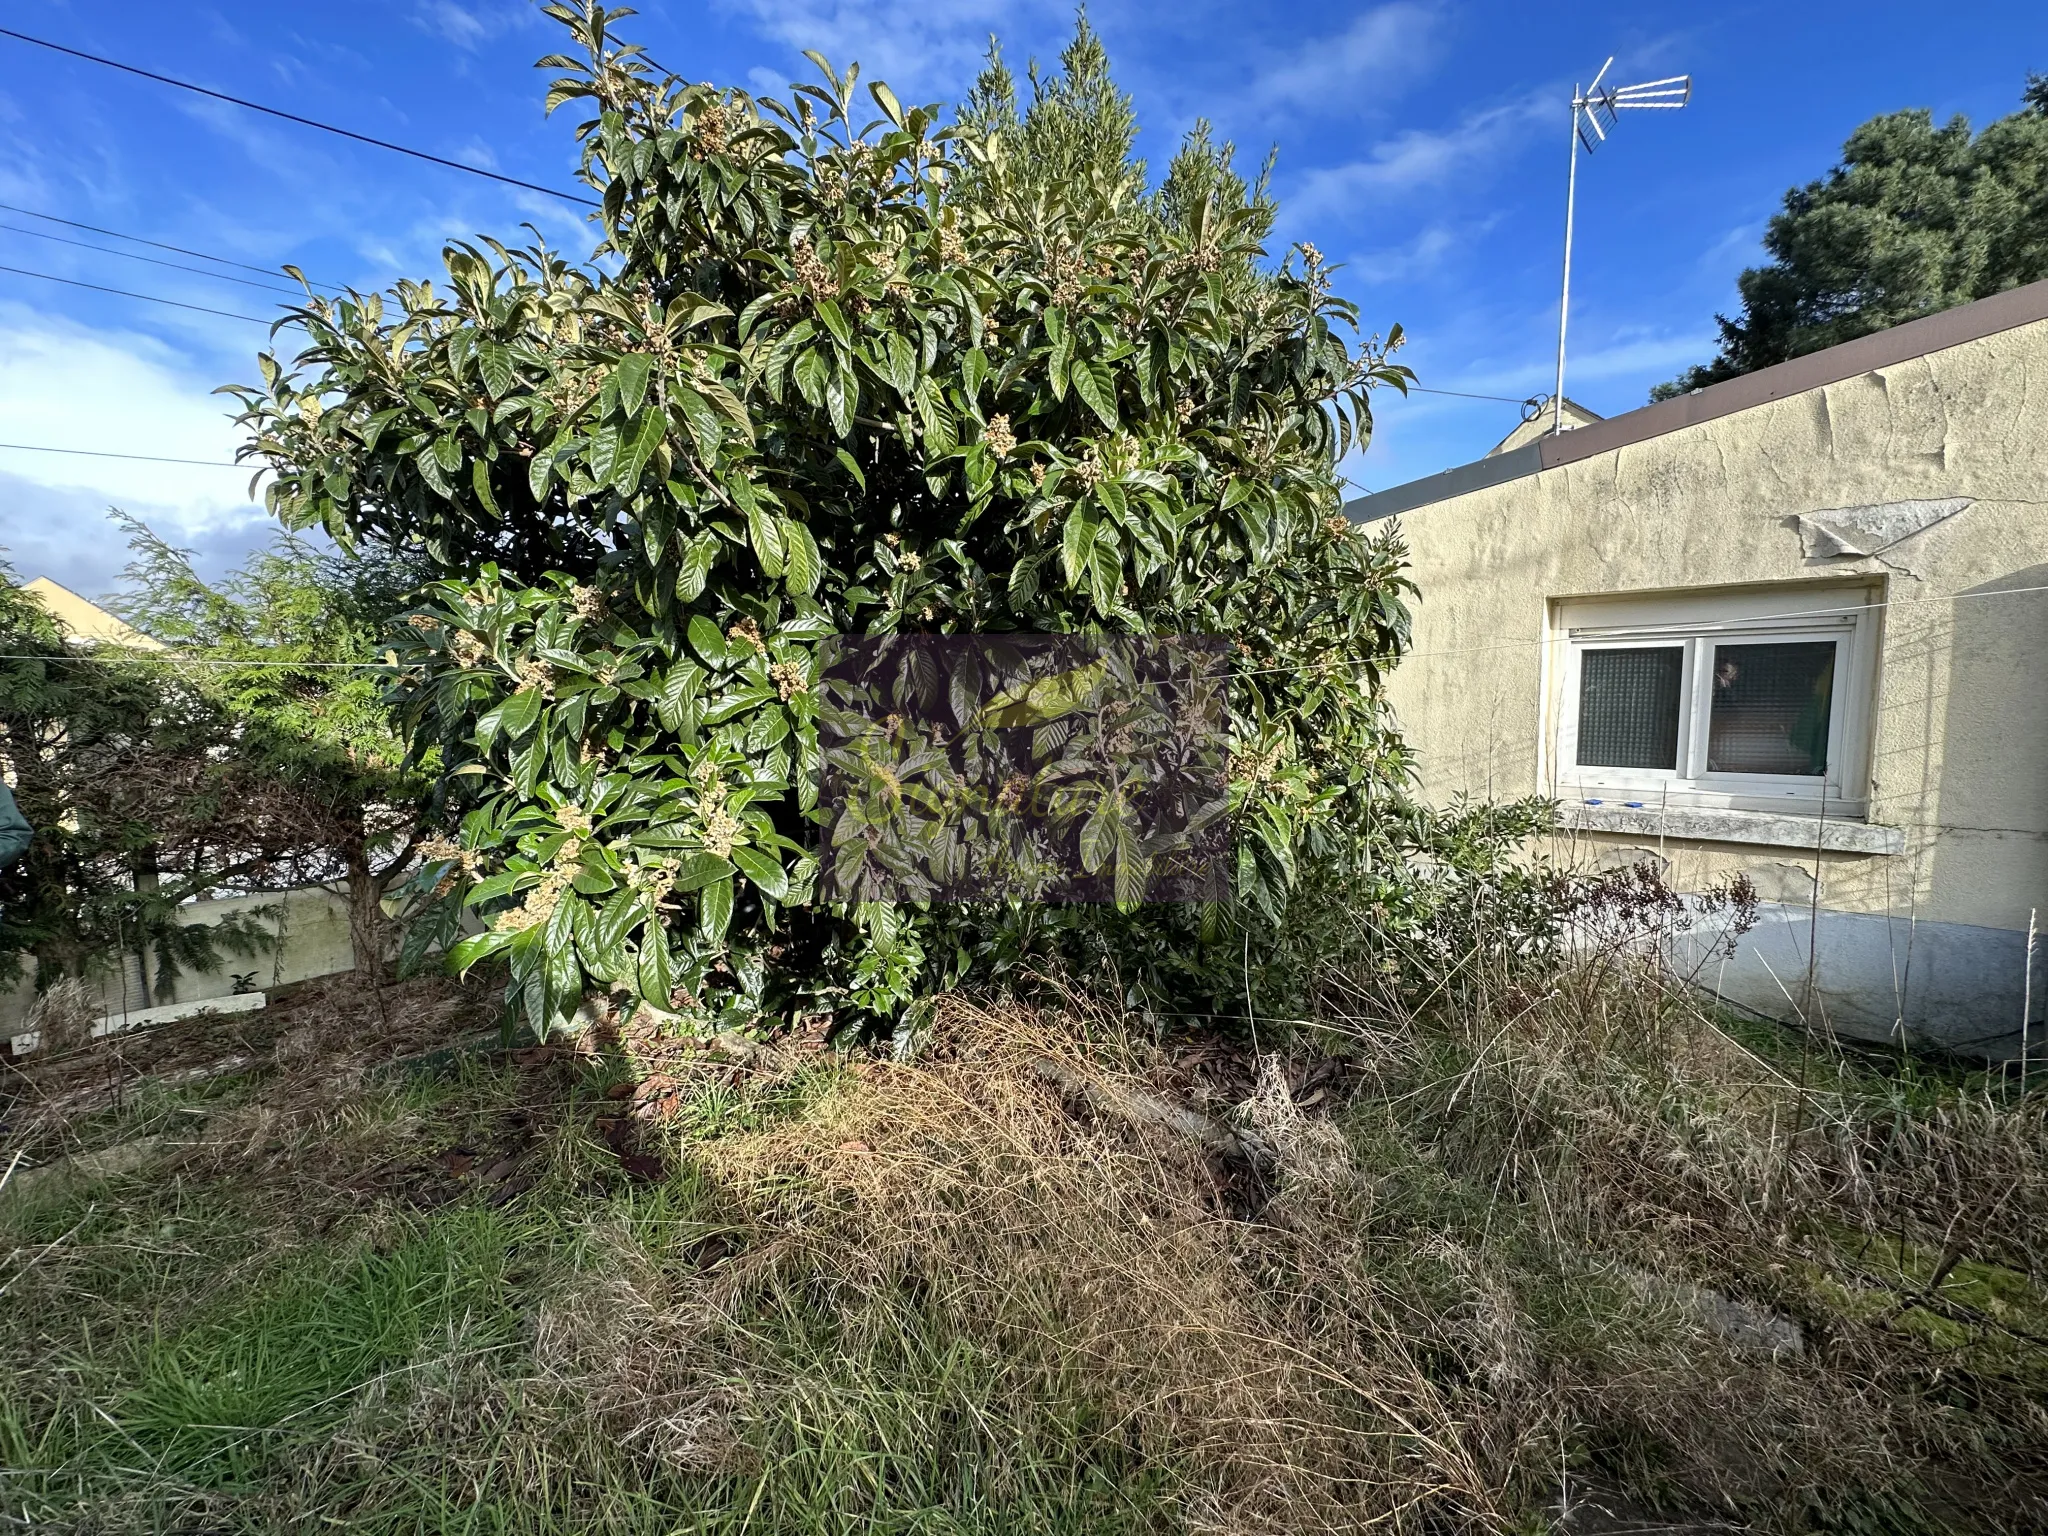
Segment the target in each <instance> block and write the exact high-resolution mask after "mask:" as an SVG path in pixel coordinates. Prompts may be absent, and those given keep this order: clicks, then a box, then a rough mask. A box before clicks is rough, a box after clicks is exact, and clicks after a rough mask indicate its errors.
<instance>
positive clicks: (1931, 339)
mask: <svg viewBox="0 0 2048 1536" xmlns="http://www.w3.org/2000/svg"><path fill="white" fill-rule="evenodd" d="M2036 320H2048V282H2039V283H2029V284H2027V285H2026V286H2025V287H2023V288H2008V289H2007V290H2006V291H2005V292H2004V293H1995V294H1993V295H1992V296H1991V297H1990V298H1988V299H1978V300H1977V301H1976V302H1975V303H1973V304H1959V305H1957V306H1956V307H1955V308H1954V309H1945V310H1943V311H1942V312H1941V313H1940V314H1936V315H1926V316H1923V317H1922V318H1920V319H1918V320H1909V321H1907V322H1906V323H1905V324H1904V325H1895V326H1893V327H1892V328H1891V329H1890V330H1886V331H1876V332H1873V333H1872V334H1871V335H1868V336H1859V337H1857V338H1856V339H1855V340H1854V341H1845V342H1843V343H1841V345H1839V346H1834V347H1828V348H1826V349H1825V350H1823V351H1820V352H1809V353H1807V355H1806V356H1804V357H1795V358H1793V359H1792V361H1790V362H1789V363H1778V364H1775V365H1774V366H1772V367H1769V368H1759V369H1758V370H1757V371H1756V372H1754V373H1745V374H1743V375H1742V376H1741V377H1740V378H1736V379H1729V380H1727V381H1726V382H1725V383H1721V384H1713V385H1709V386H1708V387H1707V388H1705V389H1696V390H1694V391H1693V392H1692V393H1691V394H1687V395H1679V396H1677V397H1676V398H1675V399H1671V400H1660V401H1658V402H1657V403H1656V404H1655V405H1646V406H1644V407H1643V408H1642V409H1640V410H1635V411H1629V412H1627V413H1626V414H1624V415H1621V416H1610V417H1608V418H1606V419H1605V420H1604V421H1596V422H1593V423H1591V424H1590V425H1587V426H1583V427H1580V428H1578V429H1577V430H1576V431H1570V432H1564V433H1560V434H1558V435H1556V436H1538V437H1536V438H1535V440H1534V441H1531V442H1526V443H1524V444H1522V445H1521V446H1519V447H1515V448H1509V447H1508V446H1507V443H1503V444H1502V445H1501V448H1500V449H1498V450H1496V451H1495V452H1494V453H1492V454H1489V455H1488V456H1487V457H1485V458H1483V459H1479V460H1477V461H1475V462H1473V463H1470V464H1461V465H1459V466H1458V467H1457V468H1456V469H1447V470H1445V471H1443V473H1441V474H1436V475H1430V476H1428V477H1427V478H1425V479H1421V480H1411V481H1409V482H1408V483H1407V484H1406V485H1397V486H1394V487H1392V488H1391V489H1388V490H1384V491H1380V492H1377V493H1376V494H1374V495H1371V496H1362V497H1360V498H1358V499H1357V500H1356V501H1350V502H1346V503H1345V505H1344V513H1345V515H1346V516H1347V517H1349V518H1350V519H1351V520H1352V521H1353V522H1356V523H1370V522H1375V521H1377V520H1378V519H1380V518H1383V517H1394V516H1396V515H1398V514H1399V513H1402V512H1410V511H1413V510H1414V509H1415V508H1417V507H1426V506H1429V505H1431V504H1432V503H1434V502H1439V501H1448V500H1449V499H1450V498H1452V497H1454V496H1463V495H1466V494H1468V493H1469V492H1472V491H1479V490H1484V489H1485V488H1486V487H1488V486H1490V485H1502V484H1505V483H1506V482H1507V481H1510V480H1519V479H1521V478H1522V477H1523V476H1525V475H1533V474H1537V473H1540V472H1541V471H1543V470H1546V469H1556V468H1557V467H1559V466H1560V465H1563V464H1572V463H1576V462H1578V461H1579V460H1580V459H1590V458H1593V457H1594V456H1595V455H1597V454H1602V453H1608V452H1611V451H1612V450H1614V449H1616V448H1625V447H1627V446H1629V445H1630V444H1631V443H1640V442H1643V441H1645V440H1647V439H1649V438H1653V437H1661V436H1663V435H1664V434H1665V433H1667V432H1676V431H1678V430H1680V429H1681V428H1684V427H1696V426H1699V425H1700V424H1701V423H1703V422H1709V421H1714V420H1716V419H1718V418H1719V417H1722V416H1731V415H1733V414H1734V413H1735V412H1737V411H1746V410H1748V409H1749V408H1750V407H1752V406H1757V405H1765V404H1768V403H1769V402H1771V401H1773V400H1782V399H1784V398H1785V397H1786V396H1788V395H1800V394H1804V393H1806V391H1808V390H1810V389H1819V388H1821V387H1823V386H1824V385H1828V384H1839V383H1840V382H1841V381H1842V380H1844V379H1852V378H1855V377H1856V376H1857V375H1859V374H1864V373H1869V372H1871V371H1872V370H1874V369H1878V368H1890V367H1893V366H1895V365H1896V364H1899V363H1903V362H1908V361H1910V360H1911V359H1913V358H1916V357H1925V356H1926V355H1927V354H1928V353H1930V352H1940V351H1942V350H1944V349H1945V348H1948V347H1956V346H1961V345H1962V344H1963V343H1964V342H1967V341H1976V340H1978V339H1980V338H1982V337H1985V336H1994V335H1996V334H1997V333H1998V332H2000V331H2010V330H2014V329H2016V328H2018V327H2019V326H2022V325H2031V324H2032V323H2033V322H2035V321H2036ZM1567 403H1568V404H1569V401H1567ZM1512 440H1513V438H1512V436H1511V437H1510V439H1509V441H1512Z"/></svg>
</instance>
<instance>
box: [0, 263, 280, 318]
mask: <svg viewBox="0 0 2048 1536" xmlns="http://www.w3.org/2000/svg"><path fill="white" fill-rule="evenodd" d="M0 272H12V273H15V274H16V275H17V276H20V277H39V278H41V279H42V280H43V281H44V282H46V283H62V284H64V285H65V286H66V287H68V288H90V289H92V291H93V292H95V293H112V294H118V295H119V296H120V297H121V298H124V299H141V300H142V301H143V302H144V303H146V304H168V305H169V306H170V307H171V308H172V309H191V310H197V311H198V312H199V313H200V314H202V315H220V316H222V317H223V318H225V319H229V320H247V321H249V322H251V323H252V324H254V325H271V324H274V323H275V321H273V320H270V319H265V318H264V317H263V316H261V315H242V314H237V313H236V312H235V311H234V310H231V309H210V308H208V307H207V306H206V305H204V304H187V303H185V302H184V300H182V299H165V298H159V297H158V296H157V295H156V294H153V293H136V292H135V291H134V290H133V289H129V288H109V287H108V286H107V285H106V284H104V283H87V282H81V281H80V280H79V279H78V278H75V277H59V276H57V274H56V273H54V272H36V271H32V270H30V269H29V268H27V267H10V266H7V265H5V264H0ZM276 318H277V319H278V320H284V319H289V318H290V317H289V316H285V315H280V316H277V317H276Z"/></svg>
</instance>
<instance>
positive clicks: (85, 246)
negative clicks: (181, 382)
mask: <svg viewBox="0 0 2048 1536" xmlns="http://www.w3.org/2000/svg"><path fill="white" fill-rule="evenodd" d="M0 230H6V231H7V232H8V233H9V234H15V235H28V236H30V237H32V238H34V239H37V240H54V241H56V242H57V243H58V244H59V245H72V246H76V247H77V248H78V249H79V250H81V251H98V252H99V253H100V254H101V255H102V256H119V257H120V258H122V260H124V261H146V262H148V263H149V264H150V265H151V266H152V267H169V268H170V269H171V270H172V271H173V272H196V273H198V274H199V276H201V277H210V278H212V279H213V280H214V281H215V282H219V283H240V284H241V285H242V286H243V287H244V288H260V289H262V290H263V291H264V292H265V293H283V294H289V295H290V296H291V297H293V298H300V297H303V295H301V294H300V293H298V292H297V291H296V290H294V289H291V288H283V287H280V286H279V285H278V284H276V283H259V282H257V281H256V280H255V279H254V278H248V277H236V276H235V275H234V274H233V273H232V272H211V271H208V270H207V269H206V268H205V267H193V266H187V265H186V264H185V263H184V262H182V261H165V260H164V259H163V258H162V257H160V256H144V255H143V254H141V253H140V252H139V251H117V250H115V249H114V248H113V247H112V246H110V245H94V244H93V243H92V242H91V241H89V240H73V239H71V238H70V237H68V236H66V235H53V234H51V233H49V232H48V231H47V230H41V229H24V228H22V226H21V225H19V224H4V223H0Z"/></svg>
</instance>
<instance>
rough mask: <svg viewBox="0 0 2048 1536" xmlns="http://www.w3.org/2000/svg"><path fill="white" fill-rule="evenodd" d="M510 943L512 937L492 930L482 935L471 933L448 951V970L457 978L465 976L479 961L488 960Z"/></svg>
mask: <svg viewBox="0 0 2048 1536" xmlns="http://www.w3.org/2000/svg"><path fill="white" fill-rule="evenodd" d="M511 942H512V935H511V934H509V933H501V932H499V931H498V930H497V929H495V928H493V929H490V930H488V931H486V932H483V933H472V934H470V935H469V937H467V938H465V939H460V940H458V941H457V942H456V943H455V946H454V947H453V948H452V949H450V950H449V951H448V969H449V970H451V971H453V972H454V973H455V974H456V975H457V976H461V975H465V974H466V973H467V972H468V971H469V968H470V967H471V966H473V965H475V964H476V963H477V962H478V961H479V960H488V959H489V958H490V957H491V956H492V955H495V954H497V953H499V952H500V951H501V950H503V949H504V948H505V946H506V945H508V944H510V943H511Z"/></svg>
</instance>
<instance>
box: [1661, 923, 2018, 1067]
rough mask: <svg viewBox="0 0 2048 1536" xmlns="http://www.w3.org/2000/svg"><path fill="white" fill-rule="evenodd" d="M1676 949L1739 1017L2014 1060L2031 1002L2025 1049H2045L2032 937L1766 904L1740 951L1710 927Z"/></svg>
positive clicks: (1685, 969)
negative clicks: (1905, 1039) (1906, 1039)
mask: <svg viewBox="0 0 2048 1536" xmlns="http://www.w3.org/2000/svg"><path fill="white" fill-rule="evenodd" d="M1816 941H1817V942H1816ZM1671 949H1672V963H1673V966H1674V967H1675V968H1676V969H1677V970H1678V971H1679V973H1680V974H1681V975H1686V976H1691V977H1693V978H1694V980H1695V981H1696V983H1697V984H1698V985H1699V986H1700V987H1702V988H1703V989H1705V990H1707V991H1709V992H1711V993H1713V994H1715V995H1716V996H1718V997H1721V998H1723V999H1725V1000H1727V1001H1728V1002H1731V1003H1733V1004H1735V1005H1736V1006H1737V1007H1739V1008H1742V1009H1744V1010H1746V1011H1748V1012H1750V1013H1755V1014H1761V1015H1763V1016H1765V1017H1767V1018H1774V1019H1784V1020H1787V1021H1788V1022H1799V1023H1804V1024H1807V1025H1808V1026H1810V1027H1812V1028H1815V1029H1819V1030H1823V1031H1825V1032H1828V1033H1832V1034H1835V1035H1838V1036H1842V1037H1845V1038H1847V1039H1851V1040H1862V1041H1866V1042H1870V1043H1875V1044H1889V1045H1897V1044H1900V1043H1901V1034H1902V1032H1904V1033H1909V1034H1910V1036H1911V1037H1912V1039H1913V1040H1915V1041H1916V1042H1918V1043H1920V1044H1924V1045H1936V1046H1940V1047H1942V1048H1944V1049H1947V1050H1952V1051H1956V1052H1958V1053H1960V1054H1966V1055H1973V1056H1988V1057H1991V1058H1994V1059H2008V1060H2009V1059H2011V1058H2013V1057H2016V1056H2017V1055H2018V1054H2019V1051H2020V1015H2021V1010H2022V1009H2023V1008H2025V1007H2026V1006H2027V1004H2028V1002H2029V1001H2030V1000H2031V1003H2032V1015H2033V1028H2032V1030H2031V1032H2030V1039H2029V1042H2028V1043H2029V1048H2030V1051H2031V1053H2032V1054H2035V1055H2039V1054H2041V1053H2042V1051H2043V1050H2044V1049H2048V1029H2044V1027H2043V1023H2042V1020H2043V1017H2044V1015H2048V944H2037V946H2036V948H2035V951H2034V955H2033V971H2034V975H2033V987H2032V992H2031V999H2030V998H2029V993H2028V987H2027V947H2026V935H2025V934H2024V933H2015V932H2013V931H2012V930H2011V929H2009V928H1982V927H1978V926H1976V925H1974V924H1970V923H1934V922H1914V921H1910V920H1908V919H1905V918H1895V917H1887V916H1884V915H1882V914H1874V913H1868V912H1837V911H1831V910H1829V909H1828V908H1826V907H1822V908H1819V909H1818V910H1816V909H1815V908H1813V907H1811V906H1794V905H1789V904H1786V903H1783V902H1760V903H1758V906H1757V921H1756V926H1755V927H1754V928H1752V929H1751V930H1750V931H1749V932H1748V933H1747V934H1744V935H1743V936H1742V937H1741V938H1740V939H1737V940H1736V941H1735V943H1734V945H1733V950H1734V953H1733V954H1727V953H1725V952H1722V951H1720V950H1719V949H1718V947H1717V944H1716V936H1715V935H1714V934H1713V933H1712V931H1711V930H1700V931H1694V932H1690V933H1685V934H1680V935H1677V936H1676V937H1675V938H1674V939H1673V941H1672V945H1671Z"/></svg>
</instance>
